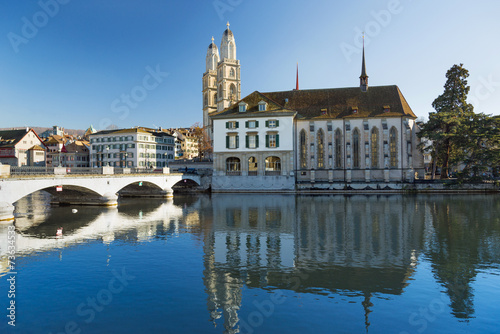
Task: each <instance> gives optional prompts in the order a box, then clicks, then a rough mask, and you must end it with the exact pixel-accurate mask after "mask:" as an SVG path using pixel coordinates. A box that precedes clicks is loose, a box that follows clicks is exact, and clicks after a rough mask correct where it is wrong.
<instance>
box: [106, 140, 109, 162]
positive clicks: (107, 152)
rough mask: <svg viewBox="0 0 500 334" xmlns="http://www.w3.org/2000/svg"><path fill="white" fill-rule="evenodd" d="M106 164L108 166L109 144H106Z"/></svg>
mask: <svg viewBox="0 0 500 334" xmlns="http://www.w3.org/2000/svg"><path fill="white" fill-rule="evenodd" d="M106 166H109V145H108V146H106Z"/></svg>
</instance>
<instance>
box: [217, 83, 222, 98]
mask: <svg viewBox="0 0 500 334" xmlns="http://www.w3.org/2000/svg"><path fill="white" fill-rule="evenodd" d="M217 94H218V95H219V96H220V97H221V98H224V94H223V93H222V84H221V85H219V91H218V92H217Z"/></svg>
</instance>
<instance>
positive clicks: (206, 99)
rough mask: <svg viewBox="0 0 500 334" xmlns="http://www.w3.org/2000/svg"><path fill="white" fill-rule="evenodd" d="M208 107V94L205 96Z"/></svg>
mask: <svg viewBox="0 0 500 334" xmlns="http://www.w3.org/2000/svg"><path fill="white" fill-rule="evenodd" d="M206 106H208V94H205V107H206Z"/></svg>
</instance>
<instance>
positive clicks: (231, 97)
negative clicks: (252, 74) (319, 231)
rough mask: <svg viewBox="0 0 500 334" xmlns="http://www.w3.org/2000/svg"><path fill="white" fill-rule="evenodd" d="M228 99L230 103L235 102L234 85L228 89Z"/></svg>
mask: <svg viewBox="0 0 500 334" xmlns="http://www.w3.org/2000/svg"><path fill="white" fill-rule="evenodd" d="M229 99H230V100H231V101H233V100H236V86H235V85H234V84H231V86H230V87H229Z"/></svg>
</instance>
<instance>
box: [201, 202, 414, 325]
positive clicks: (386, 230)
mask: <svg viewBox="0 0 500 334" xmlns="http://www.w3.org/2000/svg"><path fill="white" fill-rule="evenodd" d="M214 197H215V198H214V200H213V205H214V207H213V213H214V224H213V227H212V230H211V231H209V232H207V235H206V237H205V238H206V239H205V285H206V290H207V293H208V308H209V311H210V314H211V317H212V320H213V321H214V322H215V320H216V319H219V318H220V317H221V316H222V315H223V316H224V328H225V331H226V332H227V333H233V332H236V331H237V329H235V326H236V325H237V323H238V321H239V316H238V310H239V309H240V306H241V303H242V295H241V288H242V287H243V285H247V286H255V287H264V286H273V287H278V288H280V289H287V290H294V291H296V292H310V293H315V291H318V289H319V290H322V291H324V290H329V291H332V292H340V293H343V292H345V291H350V292H352V291H354V292H357V293H359V295H360V296H365V299H364V301H363V302H362V307H363V308H364V312H365V316H366V317H367V320H366V321H367V326H368V324H369V323H368V314H369V313H370V310H369V308H370V307H371V306H372V304H371V302H370V296H371V294H372V293H376V292H383V293H392V294H400V293H402V291H403V288H404V286H405V285H406V284H407V278H408V276H409V275H411V273H412V271H413V267H414V266H415V261H416V256H415V250H418V249H420V248H421V244H422V240H421V238H422V227H423V215H422V214H416V211H418V207H417V205H416V203H415V202H414V200H412V198H403V197H401V196H395V197H377V196H371V197H365V196H359V197H357V196H353V197H344V196H331V197H324V196H322V197H311V196H298V197H295V196H286V195H282V196H276V195H274V196H247V197H246V196H243V195H239V196H238V202H237V203H235V202H233V201H231V196H230V195H219V196H214ZM420 217H422V218H420ZM284 278H296V279H295V280H294V279H292V280H290V281H287V279H284ZM290 282H293V284H291V283H290Z"/></svg>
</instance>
